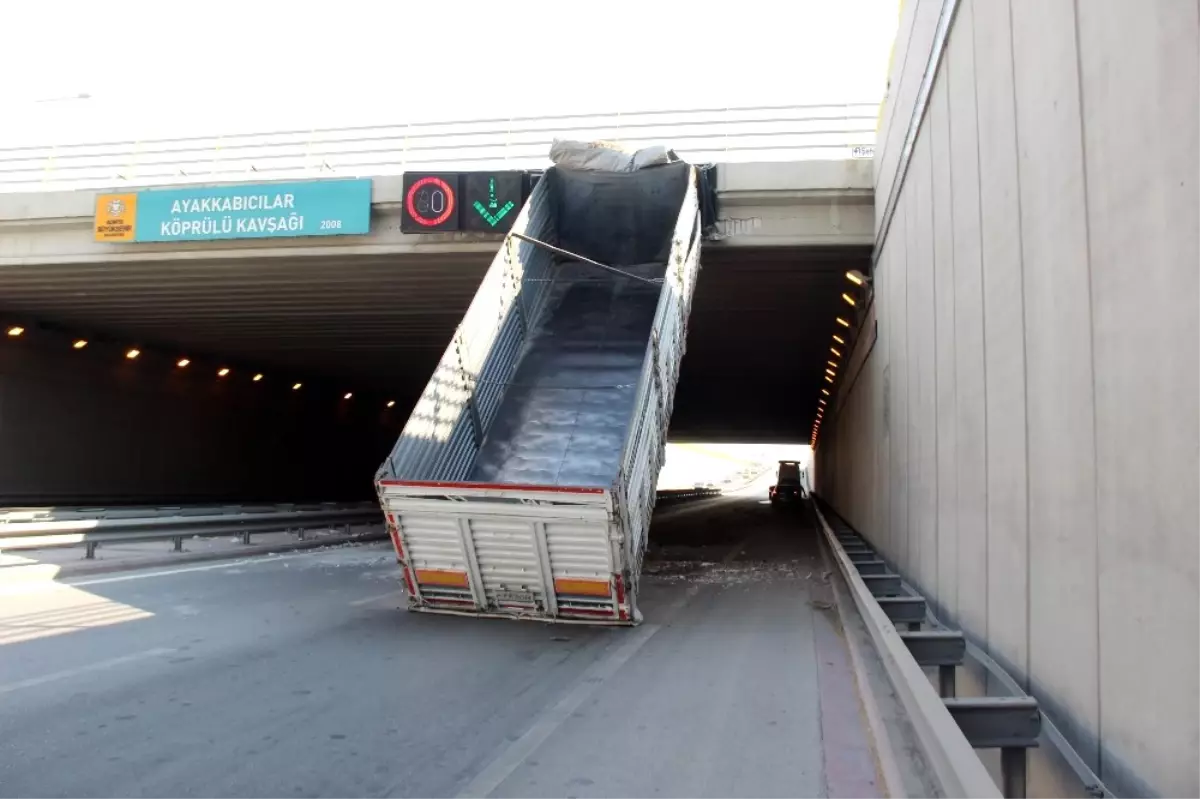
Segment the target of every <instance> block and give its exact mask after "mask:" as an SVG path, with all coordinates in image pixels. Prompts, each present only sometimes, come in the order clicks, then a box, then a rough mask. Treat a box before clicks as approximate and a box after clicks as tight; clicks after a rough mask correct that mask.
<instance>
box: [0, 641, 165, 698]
mask: <svg viewBox="0 0 1200 799" xmlns="http://www.w3.org/2000/svg"><path fill="white" fill-rule="evenodd" d="M176 651H177V650H175V649H169V648H159V649H147V650H145V651H144V652H133V653H131V654H128V655H121V656H120V657H115V658H109V659H108V660H98V661H96V662H95V663H89V664H87V665H86V666H76V667H75V668H73V669H63V670H62V671H55V672H51V673H50V674H43V675H41V676H39V677H30V678H29V679H27V680H18V681H16V682H10V683H6V684H4V685H0V696H2V695H4V694H10V693H12V692H13V691H20V690H23V689H25V688H35V687H37V686H39V685H45V684H46V683H51V682H57V681H59V680H66V679H70V678H71V677H78V676H79V675H81V674H89V673H91V672H93V671H101V670H103V669H111V668H112V667H114V666H122V665H124V664H126V663H132V662H134V661H138V660H145V659H146V658H152V657H159V656H162V655H170V654H171V653H173V652H176Z"/></svg>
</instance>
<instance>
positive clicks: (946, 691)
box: [918, 625, 958, 699]
mask: <svg viewBox="0 0 1200 799" xmlns="http://www.w3.org/2000/svg"><path fill="white" fill-rule="evenodd" d="M918 626H920V625H918ZM954 669H955V667H954V666H952V665H950V664H947V663H943V664H942V665H940V666H938V693H939V694H940V695H941V697H942V698H943V699H945V698H947V697H950V698H953V697H955V696H957V694H958V686H957V685H956V684H955V679H954V677H955V671H954Z"/></svg>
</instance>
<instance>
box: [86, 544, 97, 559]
mask: <svg viewBox="0 0 1200 799" xmlns="http://www.w3.org/2000/svg"><path fill="white" fill-rule="evenodd" d="M96 544H97V542H96V541H88V542H87V551H86V552H84V553H83V556H84V557H85V558H87V559H88V560H91V559H93V558H95V557H96Z"/></svg>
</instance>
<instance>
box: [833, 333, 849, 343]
mask: <svg viewBox="0 0 1200 799" xmlns="http://www.w3.org/2000/svg"><path fill="white" fill-rule="evenodd" d="M833 340H834V341H836V342H837V343H838V344H845V343H846V339H844V338H842V337H841V336H839V335H838V334H836V333H834V334H833Z"/></svg>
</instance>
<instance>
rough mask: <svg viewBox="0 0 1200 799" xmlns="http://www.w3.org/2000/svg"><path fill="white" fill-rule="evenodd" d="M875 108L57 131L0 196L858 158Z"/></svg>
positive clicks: (29, 149)
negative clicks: (156, 135)
mask: <svg viewBox="0 0 1200 799" xmlns="http://www.w3.org/2000/svg"><path fill="white" fill-rule="evenodd" d="M878 109H879V104H878V103H849V104H833V105H791V106H758V107H747V108H710V109H689V110H676V111H650V112H637V113H613V114H589V115H579V114H576V115H562V116H547V117H520V118H510V119H485V120H464V121H457V122H413V123H402V124H378V125H367V126H359V127H340V128H338V127H330V128H311V129H306V130H301V129H293V130H277V131H266V132H240V133H230V134H228V135H219V136H200V137H181V138H161V139H146V140H131V139H130V140H115V141H103V140H97V141H73V140H71V139H70V138H61V137H62V136H63V134H62V133H61V132H58V133H57V134H56V135H58V136H60V140H59V141H58V142H57V143H54V144H31V145H20V146H5V147H0V192H30V191H60V190H74V189H98V188H105V189H120V188H122V187H135V186H150V185H170V184H180V183H210V182H211V183H217V182H231V181H243V182H244V181H264V180H285V179H292V180H294V179H305V178H319V177H335V176H336V177H374V176H382V175H391V174H400V173H402V172H405V171H412V170H417V169H422V170H446V171H454V170H483V169H530V168H539V167H543V166H545V165H546V164H547V163H548V154H549V151H550V145H551V143H552V142H553V140H554V139H555V138H560V139H561V138H568V139H577V140H585V141H592V140H598V139H603V140H618V141H622V142H624V143H626V144H629V145H632V146H635V147H641V146H647V145H651V144H666V145H668V146H670V147H673V148H674V149H675V151H676V152H677V153H679V155H680V156H681V157H683V158H684V159H686V160H689V161H692V162H693V163H709V162H737V161H793V160H808V159H836V158H851V157H856V156H857V157H867V156H870V155H871V154H872V153H873V151H874V144H875V129H876V122H877V116H878ZM80 121H81V123H83V122H86V120H83V119H81V120H80ZM82 127H83V128H84V129H89V130H94V129H95V128H94V127H92V126H87V125H82ZM50 135H51V134H47V136H50Z"/></svg>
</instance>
